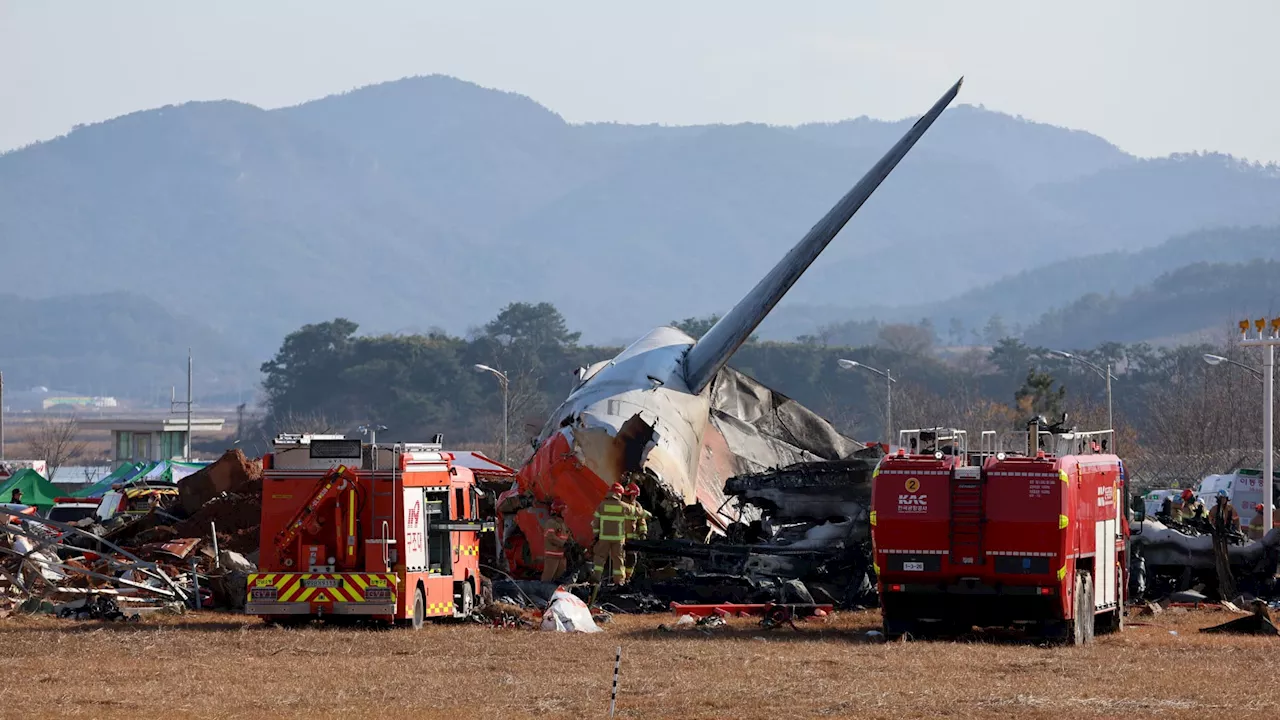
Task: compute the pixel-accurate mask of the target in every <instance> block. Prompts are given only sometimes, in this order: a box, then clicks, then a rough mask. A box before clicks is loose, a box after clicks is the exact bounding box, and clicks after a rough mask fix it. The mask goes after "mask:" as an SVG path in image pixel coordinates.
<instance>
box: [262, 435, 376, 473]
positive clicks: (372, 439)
mask: <svg viewBox="0 0 1280 720" xmlns="http://www.w3.org/2000/svg"><path fill="white" fill-rule="evenodd" d="M386 429H387V426H386V425H360V426H359V427H357V428H356V430H359V431H360V434H361V435H368V436H369V447H370V448H371V450H370V454H371V455H372V457H373V460H372V462H373V466H372V467H373V469H374V470H377V469H378V431H379V430H386ZM237 442H239V441H237Z"/></svg>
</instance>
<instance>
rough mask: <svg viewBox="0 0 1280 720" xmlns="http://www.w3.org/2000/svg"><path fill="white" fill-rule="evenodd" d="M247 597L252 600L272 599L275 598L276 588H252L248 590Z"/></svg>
mask: <svg viewBox="0 0 1280 720" xmlns="http://www.w3.org/2000/svg"><path fill="white" fill-rule="evenodd" d="M249 597H251V598H253V599H254V600H267V601H274V600H275V599H276V589H275V588H273V587H270V588H254V589H253V590H251V591H250V593H249Z"/></svg>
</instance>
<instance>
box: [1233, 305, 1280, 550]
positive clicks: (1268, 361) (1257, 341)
mask: <svg viewBox="0 0 1280 720" xmlns="http://www.w3.org/2000/svg"><path fill="white" fill-rule="evenodd" d="M1253 326H1254V328H1255V329H1256V330H1257V337H1255V338H1253V339H1250V338H1249V321H1248V320H1241V321H1240V345H1241V346H1242V347H1260V348H1263V351H1262V383H1263V388H1262V478H1263V479H1262V528H1263V530H1262V531H1263V532H1264V533H1267V532H1270V531H1271V528H1272V527H1274V526H1273V524H1272V520H1273V518H1272V512H1271V510H1272V506H1273V503H1274V502H1275V488H1274V486H1273V483H1274V480H1275V426H1274V418H1273V417H1272V415H1273V413H1272V409H1273V408H1274V407H1275V388H1276V385H1275V382H1276V376H1275V370H1276V346H1277V345H1280V318H1275V319H1274V320H1272V321H1271V325H1270V327H1268V326H1267V321H1266V320H1265V319H1259V320H1255V321H1253Z"/></svg>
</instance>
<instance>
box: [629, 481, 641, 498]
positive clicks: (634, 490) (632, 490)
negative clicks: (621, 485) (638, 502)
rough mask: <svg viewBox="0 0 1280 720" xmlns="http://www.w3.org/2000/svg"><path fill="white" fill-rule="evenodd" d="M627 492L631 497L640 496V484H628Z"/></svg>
mask: <svg viewBox="0 0 1280 720" xmlns="http://www.w3.org/2000/svg"><path fill="white" fill-rule="evenodd" d="M627 494H628V495H630V496H631V497H640V486H639V485H637V484H635V483H631V484H630V485H627Z"/></svg>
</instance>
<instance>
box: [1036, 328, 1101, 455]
mask: <svg viewBox="0 0 1280 720" xmlns="http://www.w3.org/2000/svg"><path fill="white" fill-rule="evenodd" d="M1049 354H1050V355H1057V356H1058V357H1060V358H1066V359H1067V360H1070V361H1071V362H1078V363H1080V364H1081V365H1084V366H1085V367H1087V368H1089V369H1090V370H1092V371H1094V372H1096V373H1098V377H1101V378H1102V379H1103V380H1106V381H1107V429H1108V430H1110V431H1111V452H1113V453H1114V452H1116V424H1115V420H1114V419H1113V417H1112V415H1111V379H1112V378H1113V377H1115V376H1113V375H1112V374H1111V363H1107V368H1106V369H1105V370H1104V369H1102V368H1100V367H1098V366H1097V365H1094V364H1093V363H1091V362H1089V361H1088V360H1085V359H1084V358H1082V357H1080V356H1079V355H1072V354H1071V353H1069V352H1066V351H1063V350H1050V351H1049Z"/></svg>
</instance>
